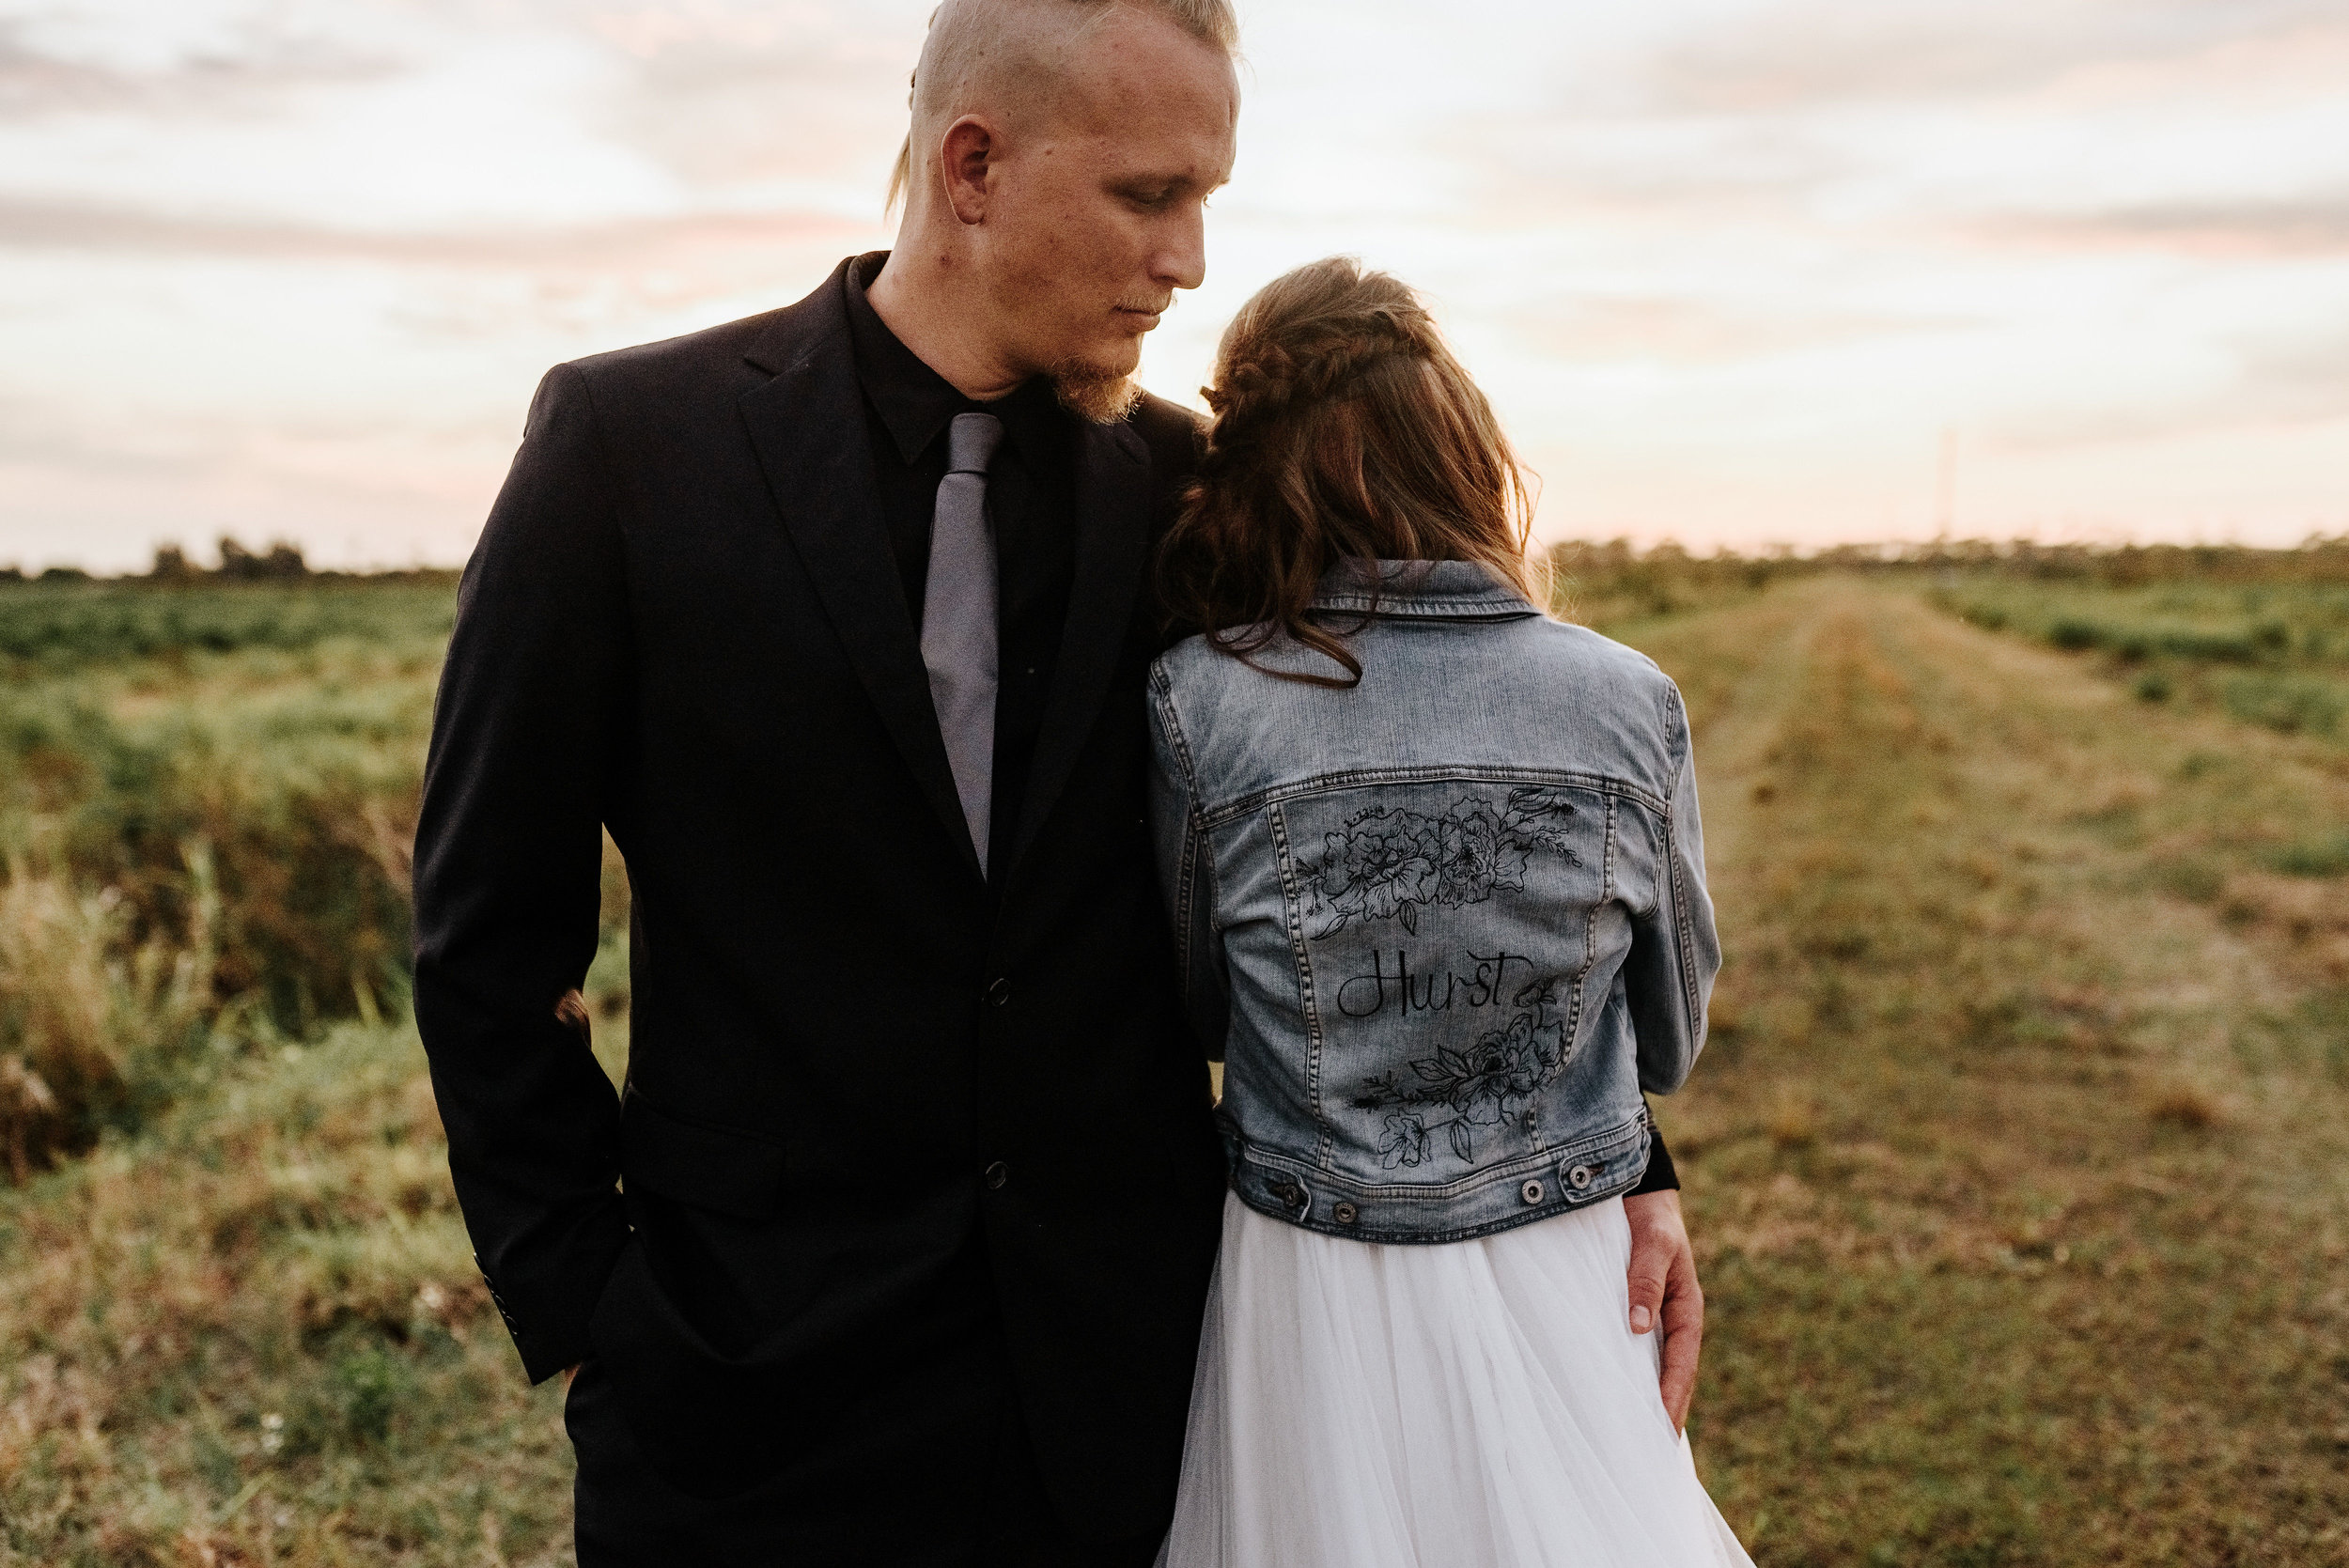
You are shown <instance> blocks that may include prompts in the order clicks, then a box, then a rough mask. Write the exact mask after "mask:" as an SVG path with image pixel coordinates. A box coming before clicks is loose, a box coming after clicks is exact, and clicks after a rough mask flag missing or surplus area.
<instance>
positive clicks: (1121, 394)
mask: <svg viewBox="0 0 2349 1568" xmlns="http://www.w3.org/2000/svg"><path fill="white" fill-rule="evenodd" d="M1050 376H1051V380H1052V393H1053V395H1054V396H1057V397H1058V398H1059V399H1060V406H1061V407H1062V408H1064V409H1066V410H1067V411H1069V412H1070V413H1073V414H1075V415H1076V416H1077V417H1078V418H1080V419H1082V420H1086V421H1088V422H1089V423H1092V424H1095V425H1115V424H1117V423H1118V422H1119V421H1121V420H1123V419H1124V418H1125V417H1126V416H1127V415H1128V414H1129V413H1131V412H1133V411H1134V405H1135V404H1136V403H1139V402H1141V401H1142V388H1141V386H1140V385H1139V384H1137V383H1136V382H1135V380H1134V379H1133V378H1132V377H1131V376H1128V375H1127V374H1126V372H1124V371H1123V370H1111V369H1107V368H1105V367H1104V366H1101V365H1090V364H1087V363H1086V362H1085V361H1083V360H1081V359H1065V360H1063V361H1061V362H1060V363H1059V364H1058V365H1054V366H1052V368H1051V371H1050Z"/></svg>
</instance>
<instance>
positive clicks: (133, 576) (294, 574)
mask: <svg viewBox="0 0 2349 1568" xmlns="http://www.w3.org/2000/svg"><path fill="white" fill-rule="evenodd" d="M219 549H220V565H219V566H217V567H212V568H210V569H209V570H208V569H206V568H205V567H199V566H197V565H196V564H195V563H194V562H193V561H191V560H189V559H188V552H187V551H185V550H183V549H181V548H180V547H179V546H178V545H176V544H170V545H158V546H156V548H155V562H154V565H153V566H151V567H148V569H147V570H146V571H145V572H126V573H124V574H123V575H121V576H119V577H116V578H112V579H108V580H107V581H110V582H117V583H139V582H151V583H155V584H157V585H159V586H163V587H193V586H196V585H198V584H202V583H208V582H281V583H282V582H308V581H319V582H333V581H350V580H351V579H354V578H361V579H369V578H382V579H389V580H396V581H401V582H413V581H417V580H419V579H430V578H440V577H448V578H454V577H455V575H456V574H455V573H454V572H451V571H447V570H445V569H441V568H433V567H415V568H409V569H405V570H393V571H375V572H339V571H318V570H314V569H312V567H310V564H309V563H308V562H307V561H305V560H303V555H302V547H301V546H300V545H298V544H294V543H292V542H291V541H289V540H286V539H272V540H271V541H270V543H269V546H268V548H266V549H264V550H253V549H250V548H248V547H247V546H246V545H245V544H244V543H243V542H242V541H241V540H240V539H236V538H234V537H231V536H226V535H224V536H222V537H221V540H220V546H219ZM96 581H99V579H97V578H96V577H95V576H94V575H93V574H92V573H90V572H87V571H85V570H83V569H82V568H81V567H49V568H48V569H47V570H45V571H39V572H27V571H25V570H24V569H23V567H0V582H96Z"/></svg>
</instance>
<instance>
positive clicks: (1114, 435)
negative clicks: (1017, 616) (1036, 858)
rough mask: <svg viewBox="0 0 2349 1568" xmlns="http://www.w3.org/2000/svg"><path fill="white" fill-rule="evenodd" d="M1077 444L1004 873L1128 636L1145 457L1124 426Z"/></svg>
mask: <svg viewBox="0 0 2349 1568" xmlns="http://www.w3.org/2000/svg"><path fill="white" fill-rule="evenodd" d="M1078 439H1079V452H1080V455H1079V458H1078V464H1077V487H1076V503H1077V574H1076V582H1075V585H1074V588H1073V591H1072V592H1071V593H1070V595H1069V602H1068V620H1067V623H1066V626H1065V627H1064V628H1063V629H1062V631H1061V644H1060V659H1059V661H1058V665H1057V667H1056V669H1055V672H1054V675H1053V679H1052V693H1051V696H1050V698H1049V699H1048V700H1047V702H1046V703H1045V707H1044V730H1043V734H1042V735H1041V736H1039V737H1037V740H1036V748H1035V760H1034V763H1033V764H1032V765H1031V768H1030V771H1029V775H1028V798H1027V803H1026V804H1025V805H1024V806H1022V807H1021V808H1020V813H1019V831H1018V832H1017V833H1015V834H1014V835H1013V839H1012V852H1011V854H1010V855H1009V856H1008V857H1006V858H1005V860H1004V866H1005V868H1006V870H1008V869H1010V868H1012V867H1015V866H1017V865H1018V864H1019V861H1020V859H1021V858H1022V857H1024V856H1025V855H1026V854H1027V851H1028V846H1030V845H1031V844H1032V843H1034V840H1035V835H1036V832H1037V831H1038V830H1039V829H1040V828H1042V826H1043V825H1044V820H1045V818H1046V817H1047V816H1049V815H1051V810H1052V806H1053V803H1054V802H1055V801H1057V800H1059V799H1060V793H1061V790H1062V789H1063V788H1064V787H1066V784H1067V783H1068V774H1069V771H1070V769H1072V768H1075V767H1076V765H1077V757H1078V755H1079V753H1081V752H1082V751H1083V750H1084V743H1085V740H1086V738H1087V737H1089V736H1091V735H1092V733H1093V725H1094V721H1095V720H1096V718H1097V717H1098V716H1099V713H1100V710H1101V701H1102V699H1103V697H1105V696H1106V695H1107V694H1108V692H1109V689H1110V683H1111V680H1112V678H1113V677H1114V676H1115V675H1116V673H1117V665H1118V661H1119V660H1120V658H1121V657H1122V656H1123V654H1124V651H1125V644H1126V637H1127V633H1128V630H1130V629H1131V627H1132V623H1133V614H1134V598H1135V594H1136V593H1137V591H1138V590H1139V589H1140V587H1141V583H1142V568H1143V556H1144V555H1145V554H1146V553H1147V551H1148V541H1149V505H1150V451H1149V448H1148V447H1147V446H1146V445H1144V444H1143V440H1142V438H1141V437H1140V436H1139V435H1137V434H1135V433H1134V430H1133V428H1132V427H1131V426H1128V425H1110V426H1098V425H1088V426H1085V427H1083V429H1082V431H1081V434H1080V436H1079V438H1078Z"/></svg>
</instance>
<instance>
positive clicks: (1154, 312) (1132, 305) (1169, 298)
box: [1117, 294, 1175, 316]
mask: <svg viewBox="0 0 2349 1568" xmlns="http://www.w3.org/2000/svg"><path fill="white" fill-rule="evenodd" d="M1117 308H1118V309H1120V310H1139V311H1142V312H1144V313H1145V314H1147V315H1151V316H1163V315H1165V314H1166V313H1167V312H1168V311H1170V310H1172V309H1174V308H1175V296H1174V295H1173V294H1168V295H1166V296H1165V297H1164V298H1162V299H1158V300H1120V301H1118V302H1117Z"/></svg>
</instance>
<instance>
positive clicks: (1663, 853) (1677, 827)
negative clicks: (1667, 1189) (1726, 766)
mask: <svg viewBox="0 0 2349 1568" xmlns="http://www.w3.org/2000/svg"><path fill="white" fill-rule="evenodd" d="M1663 719H1664V732H1665V737H1666V740H1667V756H1668V763H1667V766H1668V768H1670V770H1671V773H1672V809H1671V810H1670V811H1669V812H1667V813H1666V814H1665V815H1664V817H1663V820H1662V822H1661V824H1660V830H1661V833H1660V836H1661V842H1660V843H1659V845H1658V846H1657V848H1658V864H1657V868H1656V889H1655V897H1654V899H1653V900H1652V902H1651V904H1650V906H1649V908H1647V909H1646V910H1645V911H1644V912H1643V913H1641V914H1638V915H1635V916H1633V918H1632V923H1631V952H1630V954H1629V955H1628V956H1627V957H1626V959H1625V962H1624V982H1625V989H1626V993H1627V999H1628V1001H1630V1004H1631V1028H1632V1032H1633V1033H1634V1035H1635V1036H1636V1037H1637V1040H1638V1053H1639V1067H1640V1087H1641V1089H1644V1090H1646V1091H1647V1092H1648V1093H1650V1094H1671V1093H1672V1091H1673V1090H1675V1089H1678V1088H1679V1087H1680V1085H1681V1084H1682V1083H1683V1082H1684V1081H1686V1079H1688V1069H1689V1068H1691V1067H1693V1066H1694V1065H1695V1064H1696V1060H1697V1053H1698V1052H1699V1051H1701V1050H1703V1048H1704V1011H1705V1006H1706V1004H1707V1003H1708V1002H1709V1001H1711V999H1712V995H1713V979H1714V976H1716V975H1717V974H1719V972H1720V968H1721V946H1720V939H1719V935H1718V934H1717V933H1716V932H1715V930H1714V925H1713V900H1712V897H1711V895H1710V894H1708V893H1706V892H1705V888H1704V826H1703V821H1702V820H1701V819H1700V818H1699V816H1698V815H1697V772H1696V757H1695V753H1694V752H1693V751H1692V749H1691V747H1690V744H1689V738H1688V711H1687V709H1686V708H1685V707H1683V706H1682V705H1681V701H1680V692H1679V691H1678V690H1677V689H1676V688H1673V687H1672V686H1670V685H1669V684H1667V686H1666V689H1665V694H1664V714H1663Z"/></svg>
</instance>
